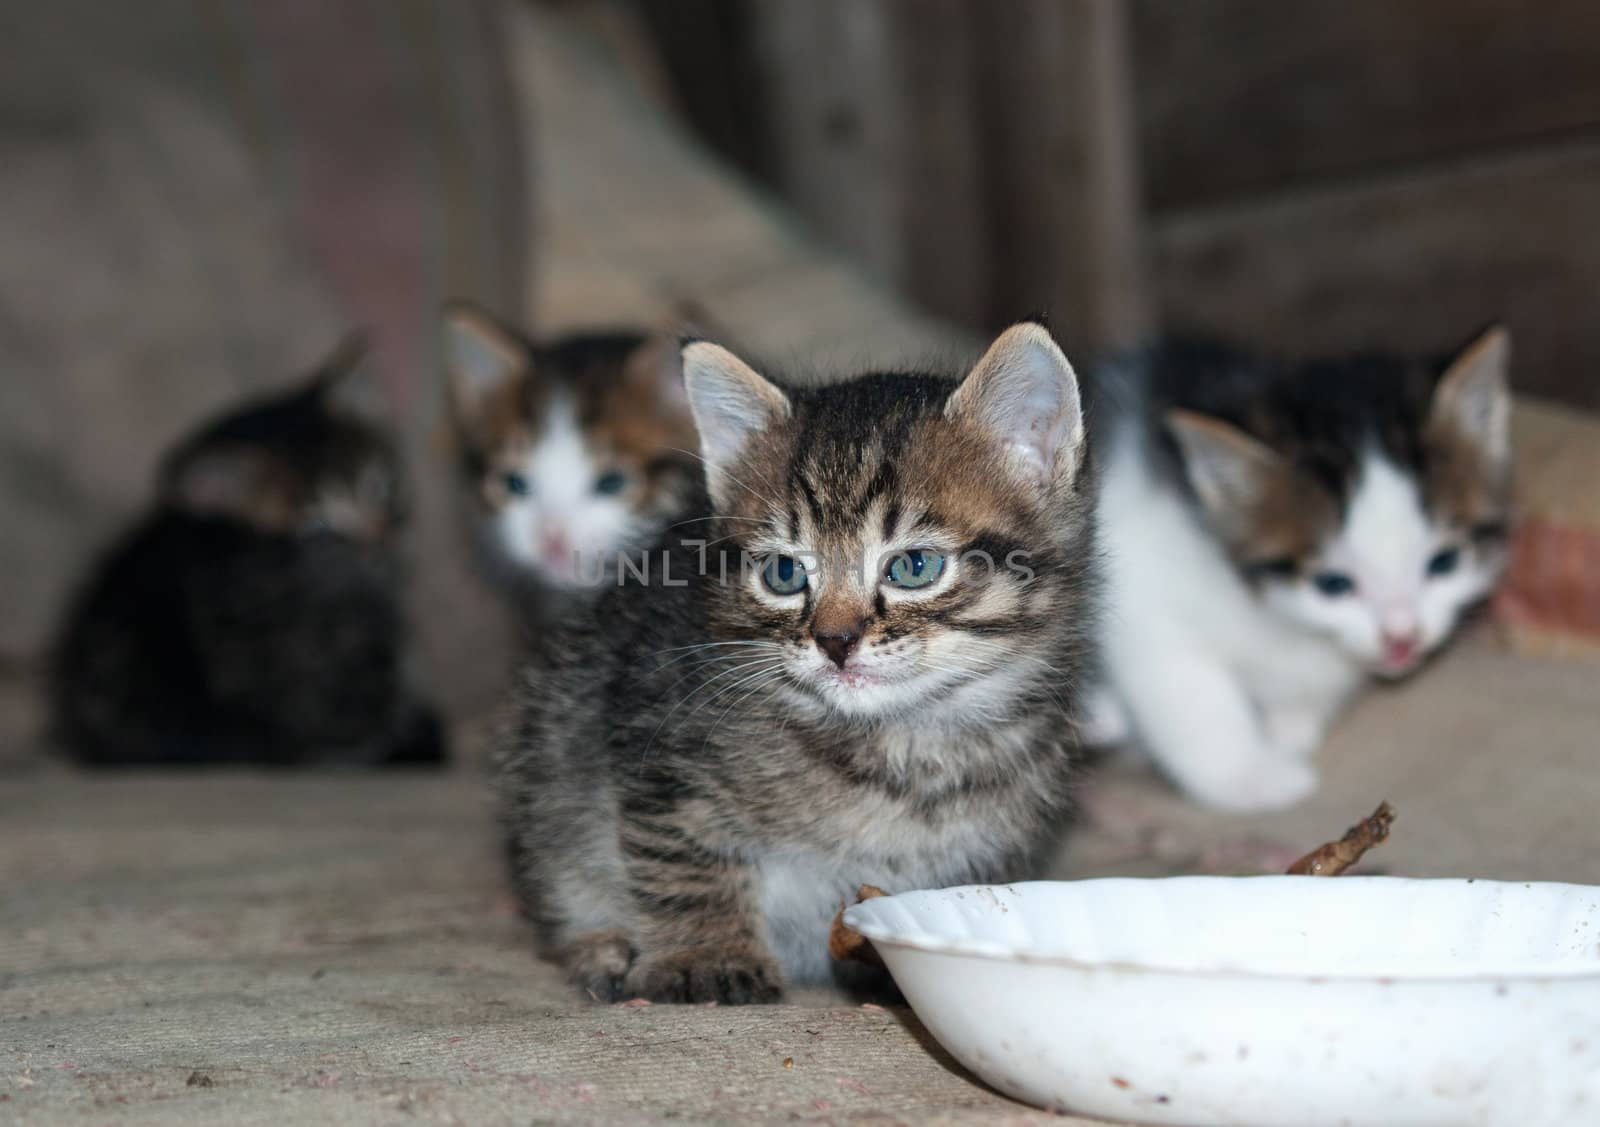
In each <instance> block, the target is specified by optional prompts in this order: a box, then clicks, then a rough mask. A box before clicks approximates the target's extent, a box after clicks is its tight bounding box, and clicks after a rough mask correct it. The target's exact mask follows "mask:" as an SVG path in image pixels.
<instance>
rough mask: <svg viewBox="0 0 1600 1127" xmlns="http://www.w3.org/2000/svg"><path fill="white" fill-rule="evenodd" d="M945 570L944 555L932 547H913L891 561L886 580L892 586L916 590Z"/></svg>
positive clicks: (885, 574)
mask: <svg viewBox="0 0 1600 1127" xmlns="http://www.w3.org/2000/svg"><path fill="white" fill-rule="evenodd" d="M943 572H944V556H942V555H940V554H939V553H938V552H935V551H933V550H932V549H931V548H912V549H911V550H910V551H906V552H901V553H900V554H899V555H897V556H895V557H894V559H892V560H890V561H889V570H888V571H886V572H885V573H884V576H883V579H884V582H886V583H888V584H889V586H891V587H904V588H906V589H907V590H915V589H917V588H918V587H927V586H928V585H929V584H931V583H933V581H934V580H936V579H938V578H939V576H940V575H941V574H943Z"/></svg>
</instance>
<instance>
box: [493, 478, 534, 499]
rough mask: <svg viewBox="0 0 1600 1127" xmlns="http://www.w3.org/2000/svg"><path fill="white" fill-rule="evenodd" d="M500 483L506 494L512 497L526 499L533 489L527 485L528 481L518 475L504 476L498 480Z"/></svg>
mask: <svg viewBox="0 0 1600 1127" xmlns="http://www.w3.org/2000/svg"><path fill="white" fill-rule="evenodd" d="M500 483H501V484H502V485H504V486H505V487H506V492H507V493H510V494H511V495H512V496H513V497H526V496H527V495H528V494H529V493H530V492H531V491H532V489H533V487H532V486H531V485H529V484H528V479H527V478H525V477H523V476H522V475H521V474H519V473H508V474H506V475H505V476H504V477H502V478H501V479H500Z"/></svg>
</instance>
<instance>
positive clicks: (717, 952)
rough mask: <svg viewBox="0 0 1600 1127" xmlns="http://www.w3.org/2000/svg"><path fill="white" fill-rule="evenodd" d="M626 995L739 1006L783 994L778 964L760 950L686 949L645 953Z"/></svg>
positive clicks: (629, 979)
mask: <svg viewBox="0 0 1600 1127" xmlns="http://www.w3.org/2000/svg"><path fill="white" fill-rule="evenodd" d="M623 988H624V991H625V993H627V994H629V995H631V996H633V997H636V998H648V999H649V1000H650V1001H652V1002H722V1003H724V1004H725V1005H732V1006H742V1005H749V1004H751V1003H760V1002H776V1001H778V1000H779V999H781V998H782V997H783V978H782V976H781V975H780V974H779V972H778V965H777V964H776V963H774V962H773V961H772V959H771V958H769V957H768V956H766V955H765V954H762V953H759V952H755V951H749V950H728V949H726V948H720V947H690V948H686V949H683V950H679V951H669V952H666V953H665V954H661V955H646V956H644V957H642V958H640V959H639V961H638V962H636V963H635V964H634V965H633V969H632V970H631V971H629V972H628V977H627V981H626V982H625V983H624V987H623Z"/></svg>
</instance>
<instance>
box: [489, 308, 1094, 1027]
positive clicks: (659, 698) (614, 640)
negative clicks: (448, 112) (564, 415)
mask: <svg viewBox="0 0 1600 1127" xmlns="http://www.w3.org/2000/svg"><path fill="white" fill-rule="evenodd" d="M683 362H684V368H685V373H686V377H687V388H688V396H689V402H690V405H691V407H692V408H693V412H694V418H695V421H696V424H697V427H698V430H699V445H700V450H701V453H702V454H703V455H704V457H705V463H706V468H707V484H708V488H709V507H706V508H704V509H703V510H702V515H703V516H704V522H703V523H701V524H697V525H693V526H690V528H691V529H692V531H690V532H689V533H688V535H689V536H692V537H695V538H696V539H682V538H680V537H678V536H677V535H673V536H670V537H668V543H667V544H666V545H665V546H664V548H663V552H664V555H659V556H653V557H652V560H653V566H654V570H653V571H652V573H651V576H650V581H649V583H648V584H643V583H637V582H633V581H631V579H630V581H629V582H628V583H627V584H626V585H623V586H616V587H612V588H610V589H608V590H607V591H606V593H605V594H604V596H603V597H602V598H601V599H600V600H598V602H596V603H593V604H589V605H587V606H579V607H577V608H575V609H574V611H573V613H572V614H571V616H570V618H569V620H568V623H567V625H566V627H565V628H564V629H563V630H561V631H559V632H557V633H555V634H554V635H552V636H551V638H550V639H549V643H548V645H547V646H546V647H545V648H544V650H543V652H542V653H541V654H540V655H539V656H538V657H537V658H536V659H535V661H534V662H533V665H532V667H531V668H530V669H529V671H528V675H527V687H526V690H525V691H524V693H523V696H522V700H521V701H520V714H519V717H518V720H517V722H516V723H515V724H514V725H513V727H512V729H511V731H510V732H509V733H508V737H507V742H506V745H505V746H504V748H503V749H502V756H501V773H502V775H501V782H502V793H503V798H504V817H505V823H506V826H507V829H508V831H509V835H510V845H511V853H512V857H513V863H514V868H515V877H516V882H517V885H518V889H519V892H520V893H521V894H522V895H523V897H524V902H525V904H526V906H527V907H528V910H529V912H530V914H531V915H532V916H533V917H534V918H535V919H536V920H537V922H538V924H539V926H540V934H541V939H542V942H543V944H544V946H545V949H546V951H547V952H548V953H550V954H552V955H553V956H555V957H556V958H558V959H559V960H560V961H561V962H562V963H563V964H564V965H565V968H566V970H567V972H568V974H569V975H570V976H571V978H572V979H573V980H574V981H575V982H576V983H577V984H578V985H579V986H580V987H581V988H582V989H584V990H585V991H587V992H588V993H589V994H590V995H591V996H593V997H596V998H602V999H614V998H621V997H643V998H649V999H654V1000H657V1001H677V1002H701V1001H720V1002H763V1001H771V1000H773V999H776V998H777V997H779V995H780V993H781V990H782V987H783V985H784V984H785V983H786V982H802V981H816V980H820V979H824V978H826V977H828V975H829V974H830V964H829V960H828V956H827V930H828V923H829V920H830V918H831V917H832V915H833V913H834V911H835V910H836V909H837V908H838V907H839V905H840V904H841V902H843V901H844V899H845V898H846V897H847V896H848V895H850V894H851V893H852V892H853V890H854V889H855V888H856V887H857V886H858V885H859V884H861V883H862V882H870V883H876V884H879V885H882V886H884V887H888V888H921V887H930V886H932V887H937V886H943V885H950V884H960V883H964V882H971V881H991V880H1005V879H1014V878H1017V877H1021V876H1025V875H1028V874H1029V873H1031V872H1033V871H1034V867H1035V865H1036V864H1037V863H1038V860H1039V856H1040V853H1041V851H1042V850H1043V849H1044V848H1045V847H1046V846H1047V845H1048V843H1049V841H1050V838H1051V832H1052V829H1053V827H1055V826H1056V825H1057V824H1058V823H1059V820H1060V817H1061V813H1062V808H1063V805H1064V803H1065V798H1066V793H1065V788H1066V782H1067V777H1068V774H1069V757H1070V752H1071V747H1072V745H1071V740H1070V737H1069V732H1070V730H1071V725H1070V723H1069V722H1068V720H1069V716H1068V712H1069V708H1070V705H1071V703H1072V702H1073V700H1074V698H1075V696H1076V694H1077V678H1078V671H1079V669H1080V667H1081V664H1082V662H1083V653H1084V649H1085V645H1086V634H1087V632H1088V630H1089V628H1090V612H1091V607H1092V594H1093V589H1094V581H1093V571H1092V567H1091V560H1092V556H1093V548H1092V540H1093V536H1092V501H1091V488H1090V482H1089V473H1088V470H1087V468H1086V464H1085V451H1086V444H1085V440H1084V433H1083V418H1082V413H1081V411H1080V409H1079V400H1078V385H1077V380H1076V378H1075V376H1074V374H1073V371H1072V369H1071V367H1070V366H1069V365H1068V363H1067V360H1066V357H1065V356H1063V355H1062V354H1061V351H1060V349H1059V348H1057V346H1056V344H1055V342H1054V341H1053V340H1052V339H1051V337H1050V335H1049V333H1048V332H1046V331H1045V329H1044V328H1042V327H1041V326H1039V325H1036V324H1031V323H1028V324H1020V325H1017V326H1014V327H1013V328H1011V329H1009V330H1007V331H1006V332H1005V333H1004V334H1002V335H1001V336H1000V338H999V339H998V340H996V341H995V342H994V344H993V345H992V346H991V347H990V349H989V351H988V352H987V353H986V354H985V355H984V357H983V358H982V359H981V360H980V361H979V362H978V364H977V365H976V367H974V368H973V369H972V370H971V372H970V373H969V374H968V375H967V376H966V378H965V379H964V380H955V379H949V378H943V377H939V376H932V375H906V374H870V375H863V376H859V377H857V378H855V379H853V380H850V381H848V382H843V383H836V384H833V385H831V386H823V387H811V388H800V387H795V386H789V385H785V384H780V383H777V382H774V381H772V380H769V379H767V378H766V377H764V376H762V375H760V374H758V373H757V372H756V371H755V370H753V369H752V368H750V367H749V366H748V365H746V364H745V363H744V362H743V361H741V360H739V359H738V358H736V357H735V356H734V355H732V354H731V353H729V352H728V351H726V350H725V349H723V348H720V347H718V346H716V345H713V344H709V343H703V342H700V343H692V344H689V345H688V346H687V347H686V348H685V349H684V352H683ZM702 504H704V501H702Z"/></svg>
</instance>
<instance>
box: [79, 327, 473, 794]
mask: <svg viewBox="0 0 1600 1127" xmlns="http://www.w3.org/2000/svg"><path fill="white" fill-rule="evenodd" d="M360 352H361V350H360V347H359V346H358V345H356V344H354V343H351V344H347V345H346V346H345V347H343V348H342V349H341V350H340V351H339V352H338V353H337V354H335V355H334V356H333V357H332V358H330V359H329V361H328V362H327V363H326V364H325V365H324V366H323V368H322V369H321V370H319V371H318V372H317V373H316V374H315V375H314V376H313V377H312V378H311V379H310V380H309V381H307V382H306V383H304V384H302V385H301V386H299V387H296V388H294V389H293V390H291V391H289V392H287V393H284V394H280V395H278V396H276V397H273V398H269V399H265V400H262V401H259V402H254V403H250V404H247V405H245V406H243V407H240V408H238V409H237V410H234V411H232V412H229V413H228V414H226V415H224V416H222V417H221V418H219V419H217V420H215V421H214V422H212V423H210V424H209V425H207V426H205V427H203V428H201V429H200V430H199V431H198V432H197V433H195V434H194V435H193V436H191V437H190V438H188V439H187V440H186V441H184V442H182V443H181V444H180V445H179V446H178V447H177V448H176V449H175V450H174V451H173V452H172V453H171V454H170V455H169V456H168V457H167V459H166V460H165V462H164V463H163V466H162V468H161V471H160V474H159V489H158V500H157V502H156V505H155V507H154V509H153V510H152V511H151V512H150V513H149V514H147V515H146V516H145V517H144V518H143V519H142V520H141V521H140V522H139V523H138V524H137V525H136V526H135V527H134V528H133V529H132V530H131V532H130V533H129V534H128V535H127V536H126V537H125V538H124V540H123V541H122V542H121V543H120V544H118V545H117V546H116V547H114V548H113V549H112V550H111V552H110V553H109V554H108V555H107V557H106V558H105V559H104V560H102V561H101V563H100V565H99V567H98V568H97V569H96V571H95V573H94V575H93V576H92V577H91V579H90V580H89V582H88V584H87V585H86V587H85V588H84V590H83V592H82V594H81V595H80V597H79V598H78V600H77V602H76V604H75V605H74V606H73V607H72V608H71V609H70V611H69V614H68V617H67V620H66V622H65V625H64V627H63V629H62V633H61V639H60V642H59V646H58V652H57V662H56V678H55V685H54V696H55V720H56V732H57V735H58V737H59V740H60V742H61V743H62V744H63V745H64V747H65V748H66V750H67V751H68V752H69V753H70V754H72V755H73V756H74V757H75V758H77V759H78V760H80V761H81V762H84V763H88V764H96V765H103V766H127V765H135V764H204V763H266V764H303V763H311V762H323V763H350V764H371V763H418V764H420V763H437V762H440V761H442V759H443V757H444V749H443V746H442V743H441V739H440V731H439V724H438V721H437V719H436V718H435V716H434V714H433V712H432V710H431V709H429V708H428V707H427V706H426V705H425V704H423V703H422V702H420V701H419V700H418V699H417V698H416V697H415V696H414V695H413V694H412V693H411V692H410V691H409V689H408V688H407V685H406V680H405V676H404V674H403V673H402V664H403V654H404V652H405V649H406V637H405V630H404V628H403V624H402V620H401V612H400V586H399V577H398V575H397V573H396V572H397V569H396V559H395V534H396V530H397V529H398V527H399V525H400V523H401V520H402V518H403V516H404V513H405V506H404V498H403V495H402V480H401V471H400V465H399V462H398V459H397V457H396V454H395V451H394V449H393V447H392V446H391V444H390V441H389V439H388V438H387V437H386V436H385V435H384V434H383V433H382V432H381V431H380V430H379V429H377V428H376V427H375V426H373V425H372V424H370V423H368V422H365V421H363V420H362V419H361V417H360V416H359V414H357V413H356V412H355V410H354V409H353V408H352V406H351V405H350V403H351V401H353V400H354V399H356V398H357V397H358V396H359V394H360V383H361V377H359V376H358V375H356V374H355V372H356V369H357V367H358V361H359V358H360Z"/></svg>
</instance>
